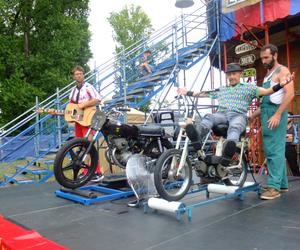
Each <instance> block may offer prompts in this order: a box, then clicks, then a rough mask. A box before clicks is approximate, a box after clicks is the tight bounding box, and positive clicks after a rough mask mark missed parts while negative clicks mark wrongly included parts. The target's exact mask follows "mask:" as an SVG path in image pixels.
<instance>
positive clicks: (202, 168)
mask: <svg viewBox="0 0 300 250" xmlns="http://www.w3.org/2000/svg"><path fill="white" fill-rule="evenodd" d="M194 167H195V171H196V174H197V176H198V177H203V176H205V175H206V174H207V165H206V163H205V162H204V161H196V162H195V166H194Z"/></svg>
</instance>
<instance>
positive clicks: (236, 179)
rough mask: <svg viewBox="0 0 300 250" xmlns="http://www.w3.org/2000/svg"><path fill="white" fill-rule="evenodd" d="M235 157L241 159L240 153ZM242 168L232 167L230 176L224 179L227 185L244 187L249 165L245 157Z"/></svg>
mask: <svg viewBox="0 0 300 250" xmlns="http://www.w3.org/2000/svg"><path fill="white" fill-rule="evenodd" d="M235 157H236V158H237V159H239V157H240V154H239V153H236V155H235ZM241 165H242V166H241V169H232V170H230V172H229V176H230V177H229V178H226V179H224V180H223V182H224V184H225V185H227V186H238V187H242V186H243V185H244V183H245V181H246V179H247V173H248V165H247V162H246V160H245V158H244V157H243V159H242V163H241Z"/></svg>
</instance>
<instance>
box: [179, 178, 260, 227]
mask: <svg viewBox="0 0 300 250" xmlns="http://www.w3.org/2000/svg"><path fill="white" fill-rule="evenodd" d="M248 192H257V194H258V195H259V194H260V184H259V183H257V182H253V184H251V185H248V186H244V187H241V188H237V189H236V190H235V192H234V193H229V194H222V195H220V196H217V197H214V198H211V199H209V194H210V192H209V191H208V189H207V188H206V197H207V198H208V199H207V200H204V201H201V202H198V203H195V204H192V205H189V206H184V207H182V208H179V209H178V211H177V219H178V221H180V217H181V215H182V214H183V213H185V212H187V217H188V220H189V221H191V220H192V210H193V209H194V208H196V207H200V206H204V205H207V204H210V203H214V202H216V201H220V200H228V199H232V198H236V197H238V198H239V199H240V200H244V194H245V193H248Z"/></svg>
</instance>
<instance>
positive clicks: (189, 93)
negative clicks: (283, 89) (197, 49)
mask: <svg viewBox="0 0 300 250" xmlns="http://www.w3.org/2000/svg"><path fill="white" fill-rule="evenodd" d="M274 87H275V86H274ZM193 94H194V91H188V92H186V95H187V96H193Z"/></svg>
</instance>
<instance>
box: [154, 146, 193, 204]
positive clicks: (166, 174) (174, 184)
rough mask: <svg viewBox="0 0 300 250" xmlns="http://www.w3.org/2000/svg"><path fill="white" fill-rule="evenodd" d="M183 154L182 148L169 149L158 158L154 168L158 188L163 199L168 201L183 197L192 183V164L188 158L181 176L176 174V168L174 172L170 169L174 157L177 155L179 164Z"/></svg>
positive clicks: (155, 182)
mask: <svg viewBox="0 0 300 250" xmlns="http://www.w3.org/2000/svg"><path fill="white" fill-rule="evenodd" d="M181 155H182V151H181V150H178V149H169V150H167V151H165V152H164V153H163V154H162V155H161V156H160V157H159V158H158V160H157V162H156V165H155V168H154V184H155V187H156V190H157V192H158V194H159V195H160V196H161V197H162V198H163V199H165V200H168V201H178V200H180V199H182V198H183V197H184V196H185V195H186V193H187V192H188V191H189V189H190V187H191V185H192V166H191V163H190V161H189V160H188V159H186V163H185V166H184V167H183V169H182V173H181V174H180V176H176V173H177V171H176V169H175V171H174V172H173V173H172V172H171V171H170V166H171V163H172V161H173V157H175V160H176V166H178V165H179V162H180V158H181ZM169 179H170V180H169Z"/></svg>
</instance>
